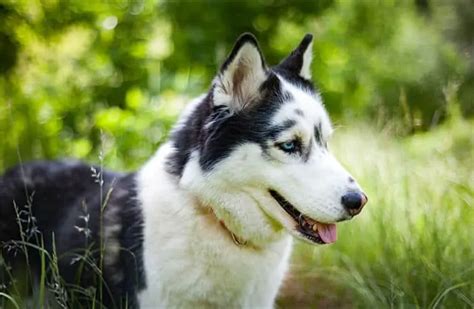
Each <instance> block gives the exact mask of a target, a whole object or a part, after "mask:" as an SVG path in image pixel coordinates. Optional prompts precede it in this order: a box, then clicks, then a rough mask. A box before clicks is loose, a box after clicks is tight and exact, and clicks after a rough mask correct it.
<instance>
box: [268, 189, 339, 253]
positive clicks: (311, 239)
mask: <svg viewBox="0 0 474 309" xmlns="http://www.w3.org/2000/svg"><path fill="white" fill-rule="evenodd" d="M269 193H270V195H271V196H272V197H273V198H274V199H275V201H276V202H277V203H278V204H279V205H280V206H281V207H282V208H283V209H284V210H285V212H286V213H288V215H289V216H290V217H291V218H292V219H293V221H294V225H293V227H292V228H289V231H290V234H292V235H293V236H294V237H296V238H298V239H301V240H304V241H306V242H308V243H311V244H318V245H324V244H330V243H333V242H335V241H336V239H337V230H336V225H335V224H333V223H322V222H318V221H317V220H314V219H312V218H310V217H308V216H306V215H304V214H302V213H301V212H300V211H299V210H298V209H296V208H295V207H294V206H293V205H292V204H291V203H290V202H288V201H287V200H286V199H285V198H284V197H283V196H281V195H280V194H279V193H278V192H277V191H275V190H269Z"/></svg>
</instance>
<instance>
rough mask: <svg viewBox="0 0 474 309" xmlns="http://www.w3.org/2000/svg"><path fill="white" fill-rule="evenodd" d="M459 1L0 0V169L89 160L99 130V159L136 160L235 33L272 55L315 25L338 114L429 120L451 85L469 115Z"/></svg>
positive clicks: (435, 118)
mask: <svg viewBox="0 0 474 309" xmlns="http://www.w3.org/2000/svg"><path fill="white" fill-rule="evenodd" d="M466 1H467V0H457V1H454V2H450V3H438V2H428V1H417V2H416V3H412V2H410V1H400V2H393V1H379V2H373V1H335V0H324V1H304V0H298V1H292V2H291V3H290V2H286V1H282V0H272V1H270V0H260V1H222V2H216V1H211V0H206V1H199V2H198V1H164V2H158V3H156V2H153V1H118V2H115V1H112V2H89V1H85V2H84V1H65V0H57V1H34V0H31V1H27V0H21V1H4V2H2V3H0V133H1V134H2V137H3V143H1V144H0V169H4V168H5V167H7V166H11V165H13V164H14V163H16V162H17V161H18V155H17V148H18V150H19V151H18V152H19V153H20V154H21V155H22V156H23V158H24V159H25V160H26V159H33V158H55V157H60V156H61V157H63V156H72V157H79V158H88V159H94V160H96V158H97V157H98V152H99V148H100V147H99V145H101V139H102V144H103V145H105V147H108V150H109V151H108V153H109V157H108V158H106V163H107V164H109V165H112V166H113V167H119V168H136V167H137V166H138V165H140V164H141V163H142V162H143V161H144V160H145V159H146V158H147V157H148V156H149V155H150V153H151V152H152V151H153V150H154V149H156V146H157V145H159V144H160V143H161V142H162V140H163V138H164V137H165V136H166V134H167V132H168V129H169V128H170V125H171V123H172V122H173V120H174V119H175V116H176V114H177V113H178V111H179V110H180V109H181V108H182V104H184V102H185V101H186V100H187V98H188V97H189V96H194V95H196V94H198V93H200V92H202V91H205V90H206V89H207V87H209V82H210V81H211V79H212V77H213V76H214V74H215V72H216V71H217V68H218V65H219V63H221V61H222V60H223V58H224V57H225V54H226V53H227V52H228V51H229V49H230V48H231V44H232V43H233V41H234V40H235V38H236V37H237V36H238V35H239V34H240V33H242V32H243V31H251V32H253V33H255V34H256V35H257V36H258V37H259V39H260V41H261V45H262V48H263V49H264V52H265V54H266V56H267V60H268V62H269V63H271V64H276V63H277V62H278V61H280V59H282V58H283V57H284V56H286V55H287V54H288V52H289V51H290V50H291V49H292V48H293V47H294V46H295V45H296V44H297V43H298V41H299V40H300V39H301V37H302V36H303V34H304V33H305V32H312V33H314V34H315V37H316V41H315V46H314V51H315V59H314V65H313V71H314V72H313V73H314V74H313V75H314V77H315V79H316V81H317V83H318V85H319V87H320V90H321V93H322V96H323V98H324V99H325V102H326V105H327V108H328V109H329V111H330V112H331V114H332V115H333V117H335V118H341V117H343V118H347V119H352V118H366V119H375V120H376V123H374V125H379V127H383V126H384V125H385V124H386V123H387V122H390V123H396V124H398V127H399V130H398V133H410V132H413V131H415V130H417V129H419V128H429V127H430V126H432V125H433V124H437V123H439V122H440V120H442V119H443V118H444V116H445V112H446V108H445V107H446V106H445V103H444V95H443V90H444V89H445V87H446V86H447V85H448V84H457V85H459V102H460V104H461V106H462V108H463V112H464V113H467V114H472V113H473V109H472V105H473V104H472V97H473V95H474V94H473V90H472V89H474V87H473V80H474V79H473V77H474V69H473V68H474V66H473V65H472V40H471V38H472V34H473V33H472V31H473V30H472V29H473V27H469V25H471V24H472V20H473V19H474V18H473V16H472V14H471V13H469V10H464V9H463V8H464V7H466V6H467V5H468V4H467V3H465V2H466ZM183 94H186V96H187V97H182V95H183ZM175 102H180V103H179V104H176V103H175ZM101 132H102V133H101ZM104 141H105V142H104Z"/></svg>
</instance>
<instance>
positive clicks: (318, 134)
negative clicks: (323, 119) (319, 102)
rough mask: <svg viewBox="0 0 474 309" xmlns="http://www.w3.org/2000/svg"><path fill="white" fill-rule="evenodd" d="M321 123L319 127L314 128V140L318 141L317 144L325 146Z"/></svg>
mask: <svg viewBox="0 0 474 309" xmlns="http://www.w3.org/2000/svg"><path fill="white" fill-rule="evenodd" d="M321 130H322V127H321V123H319V124H318V125H317V126H314V138H315V139H316V142H317V143H318V144H319V145H320V146H323V139H322V136H321Z"/></svg>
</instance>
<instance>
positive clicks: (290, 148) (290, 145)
mask: <svg viewBox="0 0 474 309" xmlns="http://www.w3.org/2000/svg"><path fill="white" fill-rule="evenodd" d="M278 147H280V149H281V150H283V151H284V152H289V153H292V152H295V151H296V148H297V147H296V141H294V140H293V141H288V142H284V143H281V144H278Z"/></svg>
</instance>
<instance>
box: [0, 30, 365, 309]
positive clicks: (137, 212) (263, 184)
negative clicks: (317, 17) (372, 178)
mask: <svg viewBox="0 0 474 309" xmlns="http://www.w3.org/2000/svg"><path fill="white" fill-rule="evenodd" d="M311 49H312V36H311V35H309V34H308V35H306V36H305V37H304V38H303V40H302V41H301V43H300V44H299V45H298V47H297V48H296V49H295V50H293V51H292V52H291V54H290V55H289V56H288V57H287V58H286V59H284V60H283V61H282V62H281V63H280V64H278V65H277V66H274V67H269V66H267V64H266V63H265V60H264V58H263V56H262V53H261V51H260V48H259V46H258V43H257V40H256V39H255V37H254V36H253V35H251V34H243V35H242V36H241V37H240V38H239V39H238V40H237V42H236V43H235V46H234V48H233V50H232V51H231V53H230V54H229V56H228V58H227V60H226V61H225V62H224V64H223V65H222V67H221V69H220V71H219V72H218V74H217V76H216V77H215V79H214V81H213V83H212V85H211V87H210V90H209V92H208V93H207V94H205V95H203V96H201V97H199V98H197V99H196V100H194V101H193V102H191V103H190V104H189V106H188V107H187V109H186V110H185V111H184V112H183V114H182V116H181V118H180V120H179V121H178V123H177V125H176V126H175V128H174V130H173V132H172V134H171V137H170V140H169V141H168V142H167V143H165V144H164V145H162V146H161V147H160V148H159V150H158V151H157V153H156V154H155V155H154V156H153V157H152V158H151V159H150V160H149V161H148V162H147V163H146V164H145V165H144V166H143V167H142V168H141V169H140V170H139V171H137V172H136V173H132V174H117V173H112V172H108V171H102V170H101V169H100V168H98V167H95V168H94V167H93V168H92V172H91V167H90V166H88V165H85V164H82V163H78V162H36V163H29V164H24V165H22V166H18V167H16V168H13V169H11V170H9V171H7V172H6V173H5V174H4V176H3V177H2V178H0V242H1V243H2V245H3V253H2V255H3V259H4V260H5V263H7V264H9V265H11V266H13V267H12V269H13V270H12V271H14V270H15V266H18V260H20V259H19V258H15V253H14V251H15V250H14V248H13V249H12V246H13V245H12V243H15V241H18V240H24V239H25V237H26V238H29V239H30V240H29V241H32V240H34V239H36V240H38V239H40V241H41V245H42V246H43V247H44V248H45V249H46V250H47V251H48V252H50V254H51V255H53V251H54V253H55V254H56V255H57V257H58V261H57V265H58V268H59V269H58V272H59V274H60V276H61V278H63V280H64V281H65V282H66V283H71V284H74V283H78V284H80V285H81V286H83V287H90V286H95V287H96V288H97V287H99V286H101V284H102V283H101V281H99V280H97V276H96V271H97V269H98V268H101V269H102V272H101V276H100V278H102V280H103V289H102V295H103V297H102V301H103V302H104V304H105V305H106V306H107V307H121V306H127V308H136V307H142V308H195V307H216V308H218V307H238V308H257V307H258V308H271V307H272V306H273V304H274V300H275V297H276V295H277V292H278V289H279V287H280V284H281V282H282V279H283V277H284V275H285V272H286V271H287V269H288V259H289V256H290V251H291V246H292V237H291V236H293V237H295V238H298V239H302V240H304V241H307V242H308V243H311V244H328V243H333V242H334V241H336V225H335V223H336V222H339V221H343V220H348V219H351V218H352V217H353V216H355V215H357V214H358V213H359V212H360V211H361V209H362V207H363V206H364V205H365V204H366V202H367V197H366V195H365V194H364V193H363V192H362V191H361V189H360V187H359V185H358V184H357V182H356V181H355V180H354V179H353V178H352V177H351V175H350V174H349V173H348V172H347V171H346V170H345V169H344V168H343V167H342V166H341V165H340V164H339V163H338V161H337V160H336V159H335V158H334V157H333V156H332V155H331V153H330V152H329V149H328V146H327V142H328V139H329V137H330V135H331V132H332V129H331V123H330V120H329V117H328V115H327V113H326V111H325V109H324V106H323V104H322V102H321V97H320V95H319V94H318V92H317V90H316V89H315V88H314V86H313V84H312V82H311V69H310V66H311V58H312V51H311ZM91 173H92V174H93V175H91ZM25 205H26V206H25ZM19 227H21V229H20V228H19ZM13 247H14V246H13ZM53 249H54V250H53ZM37 251H38V250H36V249H34V248H31V249H30V250H29V264H28V265H29V267H30V268H31V270H33V271H34V270H36V271H38V268H39V267H40V266H39V264H40V259H39V256H40V254H39V253H38V252H37ZM87 254H88V255H87ZM84 255H86V256H87V257H88V261H94V263H96V264H97V263H100V264H97V265H96V267H95V268H94V267H92V266H94V265H92V266H90V265H88V264H87V263H80V262H78V259H81V257H83V256H84ZM17 257H18V256H17ZM101 257H102V258H101ZM84 264H86V265H85V266H84ZM81 265H82V266H81ZM97 266H100V267H97ZM50 269H51V267H50ZM94 270H95V272H94ZM50 272H51V271H50ZM8 273H9V272H8V271H6V268H4V271H3V274H2V272H1V268H0V276H3V279H2V280H3V281H4V284H5V285H8ZM1 278H2V277H0V279H1ZM49 280H51V279H49ZM0 283H1V282H0ZM97 290H98V288H97ZM96 295H98V294H97V292H96Z"/></svg>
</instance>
